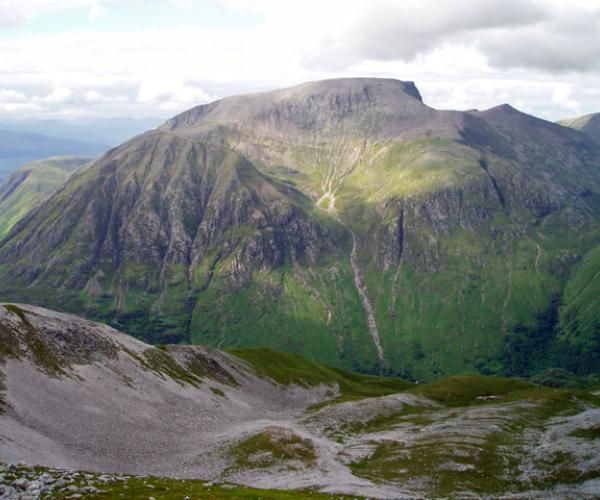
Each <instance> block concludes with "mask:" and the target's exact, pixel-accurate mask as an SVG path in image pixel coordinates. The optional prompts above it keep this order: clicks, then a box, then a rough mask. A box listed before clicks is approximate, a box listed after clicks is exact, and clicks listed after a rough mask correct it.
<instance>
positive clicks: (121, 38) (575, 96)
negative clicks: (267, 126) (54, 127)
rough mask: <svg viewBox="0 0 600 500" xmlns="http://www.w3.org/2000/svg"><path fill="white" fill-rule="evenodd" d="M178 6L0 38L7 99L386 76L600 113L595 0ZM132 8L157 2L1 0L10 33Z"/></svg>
mask: <svg viewBox="0 0 600 500" xmlns="http://www.w3.org/2000/svg"><path fill="white" fill-rule="evenodd" d="M165 2H170V4H171V5H172V8H173V9H182V11H181V12H182V16H181V24H180V25H177V26H173V27H172V28H170V29H160V30H158V29H156V30H146V31H137V32H133V31H132V32H99V31H96V32H77V31H75V32H69V33H47V34H39V35H35V36H34V35H29V36H27V37H24V36H16V35H15V36H14V37H11V36H4V37H2V38H0V60H2V65H0V81H1V82H2V86H3V87H6V88H5V89H4V90H5V91H6V92H9V91H10V92H14V94H11V95H9V94H3V93H2V92H3V91H1V90H0V102H7V103H12V104H18V103H20V104H27V103H29V104H31V105H32V106H33V107H31V109H32V110H33V108H35V113H36V116H40V115H42V116H80V115H85V114H86V113H87V114H88V115H90V116H113V115H117V114H118V115H123V114H126V115H129V116H140V115H149V114H160V115H162V116H164V117H167V116H168V115H169V114H172V113H173V112H177V111H180V110H182V109H185V108H186V107H190V106H192V105H194V104H198V103H203V102H207V101H209V100H212V99H214V98H217V97H222V96H224V95H228V94H235V93H242V92H248V91H256V90H264V89H269V88H277V87H282V86H286V85H292V84H295V83H299V82H301V81H305V80H311V79H320V78H326V77H336V76H385V77H395V78H400V79H405V80H414V81H415V82H416V83H417V86H418V87H419V88H420V90H421V92H422V94H423V96H424V98H425V100H426V102H428V103H430V104H432V105H434V106H436V107H440V108H462V109H464V108H474V107H479V108H484V107H489V106H493V105H495V104H498V103H499V102H503V101H507V102H511V103H513V104H517V103H519V105H520V106H521V107H522V108H524V110H525V111H528V112H532V113H536V114H540V115H542V116H544V117H547V118H551V119H555V118H559V117H561V116H562V114H565V113H572V112H579V111H580V110H581V111H582V112H584V111H587V112H591V111H598V110H600V94H598V92H597V90H596V89H598V88H600V59H599V58H598V57H597V56H596V54H598V53H600V37H598V36H597V33H596V32H597V29H594V28H595V27H596V26H597V25H599V24H600V2H598V1H596V0H594V1H586V0H573V1H570V2H568V3H567V2H562V1H559V0H502V1H501V0H437V1H433V0H420V1H417V0H403V1H399V0H327V1H324V0H304V1H302V2H300V1H292V0H290V1H282V0H223V1H222V2H221V4H222V5H223V6H225V7H227V8H229V9H234V10H235V12H236V13H237V14H236V15H238V16H240V17H242V16H244V14H252V15H256V14H258V16H257V19H260V21H257V22H256V23H255V25H254V26H253V27H250V28H246V29H243V30H240V29H237V28H227V27H222V26H219V28H218V29H217V28H212V29H211V28H210V27H207V26H195V25H187V24H186V12H188V9H193V8H194V7H195V6H197V5H200V4H202V5H208V4H217V3H219V2H218V0H202V1H201V0H164V2H162V3H165ZM125 4H128V5H129V6H130V7H131V6H137V7H136V8H139V9H142V10H140V13H142V14H143V9H147V8H152V7H151V5H150V4H149V3H148V2H143V1H141V0H123V1H118V0H21V1H18V2H17V1H14V0H11V1H7V0H0V28H1V26H2V24H3V23H4V25H8V24H11V23H12V24H11V25H15V23H19V22H25V21H26V20H27V19H31V18H32V17H35V16H40V15H43V14H44V13H45V12H52V11H54V12H57V11H60V10H64V9H74V8H79V9H87V12H88V13H89V16H90V18H93V19H99V18H100V17H101V16H106V19H105V20H104V21H103V23H104V22H105V21H106V20H111V19H113V18H114V17H115V16H117V15H118V13H119V8H120V6H122V5H125ZM84 12H86V11H85V10H84ZM557 74H558V75H559V76H556V75H557ZM28 96H33V97H28ZM21 109H22V110H23V113H24V114H25V113H26V112H27V108H26V107H22V108H21ZM1 112H6V109H5V108H0V113H1ZM11 112H12V111H11Z"/></svg>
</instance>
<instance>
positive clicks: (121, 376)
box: [0, 304, 600, 498]
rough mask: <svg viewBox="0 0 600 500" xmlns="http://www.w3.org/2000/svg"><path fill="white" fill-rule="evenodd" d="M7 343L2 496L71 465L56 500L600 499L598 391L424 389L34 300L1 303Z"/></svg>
mask: <svg viewBox="0 0 600 500" xmlns="http://www.w3.org/2000/svg"><path fill="white" fill-rule="evenodd" d="M0 340H1V342H0V348H1V349H0V376H1V378H2V380H3V387H2V392H1V394H2V398H3V400H4V405H3V407H2V412H0V464H1V463H17V462H18V463H20V465H19V466H17V467H15V466H12V467H10V468H8V467H6V468H1V466H0V472H2V474H0V476H1V477H0V488H3V491H4V492H6V488H5V486H6V485H8V486H10V487H11V488H12V487H13V486H15V487H18V486H17V485H14V481H15V480H16V479H17V478H18V477H23V476H26V477H28V478H29V479H30V480H31V481H32V482H34V481H35V480H36V478H37V477H39V476H41V473H42V470H39V469H38V470H37V471H32V470H31V468H32V466H34V465H42V466H45V467H53V468H54V467H58V468H61V469H70V470H71V472H67V471H64V470H62V471H56V470H49V471H46V472H47V474H48V475H50V476H52V477H54V478H55V479H56V481H49V482H48V484H54V485H55V486H52V488H54V489H55V490H56V493H57V496H58V498H63V497H66V496H68V495H72V494H73V493H75V491H73V490H72V489H67V488H68V487H69V486H71V485H72V486H74V487H75V488H77V492H78V493H79V494H84V493H88V492H89V491H90V490H89V488H90V487H91V486H93V487H94V488H93V489H92V491H93V492H94V495H93V496H90V498H115V497H119V496H125V497H127V498H148V497H154V498H161V497H164V498H172V497H177V496H178V495H181V496H184V495H188V496H190V497H194V496H196V497H201V498H229V497H231V498H305V497H306V498H308V497H309V496H311V494H312V495H314V496H315V497H316V498H321V497H324V496H325V494H327V493H329V494H335V495H336V496H335V498H340V497H339V495H341V494H345V495H350V496H351V497H352V498H356V497H357V496H359V497H367V498H423V497H425V498H441V497H444V498H446V497H448V498H471V497H478V498H479V497H493V498H497V497H504V496H508V497H517V498H596V497H597V496H598V494H599V493H600V489H599V484H598V479H599V478H600V460H599V457H600V441H598V439H597V437H598V422H599V421H600V397H599V396H598V393H597V387H596V388H595V389H596V390H594V389H593V388H587V389H571V390H562V389H553V388H546V387H540V386H536V385H533V384H531V383H528V382H526V381H524V380H520V379H506V378H494V377H482V376H455V377H450V378H447V379H442V380H438V381H436V382H433V383H430V384H411V383H407V382H403V381H401V380H398V379H393V378H380V377H372V376H363V375H359V374H356V373H349V372H345V371H343V370H339V369H335V368H331V367H328V366H324V365H321V364H319V363H315V362H312V361H310V360H307V359H304V358H302V357H300V356H297V355H293V354H286V353H278V352H275V351H272V350H268V349H249V350H234V351H231V352H222V351H218V350H217V349H213V348H208V347H202V346H183V345H167V346H160V347H158V348H155V347H151V346H149V345H147V344H144V343H142V342H140V341H137V340H136V339H133V338H132V337H129V336H127V335H124V334H122V333H120V332H118V331H116V330H114V329H112V328H110V327H108V326H106V325H101V324H96V323H92V322H90V321H89V320H85V319H81V318H77V317H75V316H71V315H66V314H61V313H56V312H53V311H49V310H46V309H41V308H36V307H32V306H29V305H24V304H4V305H0ZM24 464H27V465H28V466H29V468H28V467H26V466H25V465H24ZM28 469H29V470H28ZM74 470H84V471H88V473H87V474H81V475H79V474H75V473H74V472H73V471H74ZM89 471H91V472H92V473H91V474H90V473H89ZM36 474H37V476H36ZM131 474H134V475H138V476H142V477H130V476H129V475H131ZM124 475H126V476H124ZM45 477H47V476H45ZM59 478H61V479H62V482H61V483H60V484H58V483H59V480H58V479H59ZM236 485H246V486H250V487H252V488H260V490H256V489H248V488H245V487H242V486H236ZM283 489H285V490H292V491H288V492H284V491H277V490H283ZM98 490H100V491H98Z"/></svg>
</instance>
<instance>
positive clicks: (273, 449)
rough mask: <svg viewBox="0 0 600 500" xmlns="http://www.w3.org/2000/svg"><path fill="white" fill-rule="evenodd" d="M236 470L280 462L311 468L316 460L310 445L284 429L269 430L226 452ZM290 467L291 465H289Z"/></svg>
mask: <svg viewBox="0 0 600 500" xmlns="http://www.w3.org/2000/svg"><path fill="white" fill-rule="evenodd" d="M229 454H230V455H231V456H232V457H233V458H234V459H235V465H234V467H235V468H238V469H239V468H242V469H255V468H263V467H271V466H273V465H276V464H280V463H281V462H291V461H293V462H301V463H302V464H303V465H304V466H310V465H312V464H313V463H314V462H315V460H316V459H317V454H316V451H315V448H314V446H313V444H312V443H311V442H310V440H308V439H302V438H301V437H300V436H297V435H296V434H294V433H293V432H291V431H289V430H287V429H281V428H271V429H268V430H265V431H263V432H260V433H259V434H255V435H254V436H251V437H249V438H247V439H244V440H243V441H241V442H239V443H237V444H236V445H235V446H233V447H232V448H231V449H230V450H229ZM288 466H291V464H288Z"/></svg>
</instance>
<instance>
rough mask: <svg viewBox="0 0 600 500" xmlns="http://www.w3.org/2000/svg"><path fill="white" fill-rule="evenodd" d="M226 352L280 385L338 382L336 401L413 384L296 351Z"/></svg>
mask: <svg viewBox="0 0 600 500" xmlns="http://www.w3.org/2000/svg"><path fill="white" fill-rule="evenodd" d="M229 352H230V353H231V354H233V355H234V356H237V357H239V358H241V359H243V360H245V361H247V362H248V363H250V365H251V366H252V367H253V368H254V369H255V370H256V372H257V374H258V375H259V376H261V377H266V378H270V379H272V380H274V381H275V382H278V383H280V384H283V385H289V384H296V385H300V386H303V387H311V386H316V385H320V384H324V385H329V386H332V385H334V384H337V385H338V387H339V389H340V397H339V398H337V399H336V400H335V401H336V402H341V401H348V400H353V399H361V398H367V397H377V396H385V395H387V394H394V393H398V392H402V391H405V390H406V389H408V388H410V387H412V384H411V383H409V382H405V381H404V380H400V379H395V378H389V377H376V376H372V375H361V374H358V373H353V372H348V371H345V370H341V369H339V368H332V367H329V366H326V365H323V364H320V363H317V362H314V361H311V360H309V359H306V358H303V357H302V356H299V355H297V354H291V353H281V352H275V351H272V350H271V349H264V348H263V349H231V350H230V351H229Z"/></svg>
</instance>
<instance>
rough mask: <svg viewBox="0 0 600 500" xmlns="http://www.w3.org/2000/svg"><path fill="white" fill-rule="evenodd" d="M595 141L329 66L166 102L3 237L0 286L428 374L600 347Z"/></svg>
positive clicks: (189, 329)
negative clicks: (455, 106)
mask: <svg viewBox="0 0 600 500" xmlns="http://www.w3.org/2000/svg"><path fill="white" fill-rule="evenodd" d="M599 235H600V146H599V145H598V144H597V143H595V142H594V141H593V140H591V139H590V138H589V137H588V136H587V135H585V134H584V133H581V132H579V131H576V130H572V129H570V128H567V127H563V126H560V125H558V124H553V123H549V122H546V121H543V120H540V119H537V118H535V117H532V116H529V115H526V114H524V113H521V112H519V111H518V110H516V109H514V108H512V107H510V106H508V105H502V106H498V107H496V108H492V109H490V110H487V111H481V112H479V111H469V112H458V111H439V110H435V109H432V108H430V107H428V106H427V105H426V104H424V103H423V101H422V99H421V96H420V94H419V92H418V90H417V88H416V87H415V86H414V84H412V83H409V82H401V81H397V80H390V79H371V78H369V79H361V78H356V79H341V80H327V81H321V82H312V83H306V84H303V85H300V86H297V87H293V88H289V89H284V90H278V91H274V92H266V93H260V94H252V95H244V96H237V97H228V98H225V99H221V100H219V101H216V102H214V103H211V104H207V105H202V106H198V107H195V108H193V109H191V110H189V111H187V112H185V113H182V114H180V115H178V116H176V117H174V118H172V119H171V120H169V121H167V122H166V123H165V124H164V125H163V126H161V127H159V128H158V129H156V130H152V131H150V132H147V133H145V134H142V135H140V136H138V137H135V138H134V139H132V140H130V141H129V142H127V143H125V144H123V145H122V146H119V147H117V148H115V149H113V150H111V151H109V152H107V153H106V154H104V155H103V156H102V157H100V158H98V159H97V160H96V161H94V162H93V163H92V164H91V165H89V166H87V167H85V168H84V169H82V170H79V171H78V172H76V173H75V174H74V175H73V176H71V177H70V178H69V180H68V182H67V183H66V184H65V185H64V186H63V187H62V188H60V189H59V190H58V191H56V192H55V193H54V194H53V195H52V196H51V197H50V198H49V199H48V200H46V201H45V202H44V203H43V204H41V205H39V206H37V207H36V208H34V209H33V210H32V211H30V212H29V213H28V214H27V215H25V216H24V217H23V218H22V219H21V220H20V221H19V222H18V223H17V224H16V225H15V226H14V227H13V228H12V230H11V232H10V233H9V234H8V235H7V236H6V237H5V239H4V240H3V241H2V242H0V298H1V299H3V300H10V301H15V300H19V301H23V302H31V303H35V304H40V305H45V306H49V307H54V308H56V309H61V310H67V311H72V312H77V313H80V314H83V315H86V316H88V317H90V318H95V319H100V320H103V321H106V322H109V323H110V324H112V325H113V326H116V327H119V328H121V329H123V330H124V331H126V332H128V333H131V334H133V335H135V336H137V337H138V338H141V339H144V340H146V341H149V342H153V343H173V342H191V343H202V344H209V345H213V346H219V347H234V346H237V347H243V346H259V345H260V346H270V347H273V348H276V349H279V350H284V351H291V352H296V353H300V354H303V355H306V356H308V357H310V358H312V359H316V360H320V361H324V362H327V363H330V364H334V365H337V366H341V367H345V368H352V369H355V370H360V371H365V372H371V373H394V374H399V375H402V376H403V377H406V378H411V379H418V380H427V379H432V378H434V377H439V376H442V375H445V374H451V373H461V372H465V371H471V372H472V371H479V372H481V373H487V374H506V375H519V376H528V375H532V374H534V373H537V372H540V371H543V370H545V369H549V368H552V367H561V368H565V369H567V370H570V371H571V372H576V373H578V374H580V375H586V374H589V373H592V372H595V371H597V370H598V367H599V366H600V354H599V353H600V346H599V339H598V337H599V335H598V331H599V328H600V327H599V325H600V308H599V307H598V304H597V300H596V299H595V297H597V294H596V292H597V291H598V290H599V289H600V278H598V276H600V274H598V270H600V258H599V256H600V245H599V244H600V236H599Z"/></svg>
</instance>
